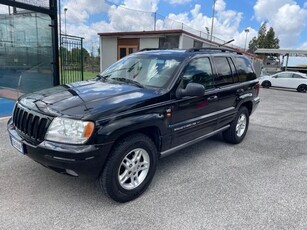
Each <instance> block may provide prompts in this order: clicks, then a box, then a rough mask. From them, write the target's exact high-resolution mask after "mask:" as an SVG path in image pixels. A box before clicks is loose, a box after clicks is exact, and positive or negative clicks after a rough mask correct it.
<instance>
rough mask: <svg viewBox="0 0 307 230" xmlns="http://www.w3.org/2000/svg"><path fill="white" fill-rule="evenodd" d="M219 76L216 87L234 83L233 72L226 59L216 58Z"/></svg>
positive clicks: (216, 79)
mask: <svg viewBox="0 0 307 230" xmlns="http://www.w3.org/2000/svg"><path fill="white" fill-rule="evenodd" d="M214 63H215V67H216V71H217V76H216V78H215V79H214V80H215V85H216V87H219V86H223V85H229V84H232V83H233V79H232V71H231V68H230V65H229V62H228V60H227V58H226V57H214Z"/></svg>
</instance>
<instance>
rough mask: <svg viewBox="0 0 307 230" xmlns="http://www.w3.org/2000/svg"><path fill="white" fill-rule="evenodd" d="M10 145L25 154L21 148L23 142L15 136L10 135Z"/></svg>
mask: <svg viewBox="0 0 307 230" xmlns="http://www.w3.org/2000/svg"><path fill="white" fill-rule="evenodd" d="M11 145H12V146H13V147H14V148H15V149H17V150H18V151H19V152H21V153H22V154H25V153H24V149H23V144H22V143H21V142H20V141H19V140H17V139H15V138H14V137H12V136H11Z"/></svg>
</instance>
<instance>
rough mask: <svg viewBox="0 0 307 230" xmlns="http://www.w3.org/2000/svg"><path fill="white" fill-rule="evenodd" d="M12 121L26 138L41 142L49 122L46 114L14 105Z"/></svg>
mask: <svg viewBox="0 0 307 230" xmlns="http://www.w3.org/2000/svg"><path fill="white" fill-rule="evenodd" d="M13 123H14V125H15V128H16V130H17V131H18V132H19V133H21V134H22V135H23V136H24V137H25V138H26V139H30V140H31V141H34V142H41V141H43V139H44V136H45V133H46V131H47V128H48V126H49V124H50V119H48V117H47V116H44V115H40V114H39V113H36V112H32V111H31V110H28V109H26V108H24V107H22V106H20V105H16V106H15V109H14V112H13Z"/></svg>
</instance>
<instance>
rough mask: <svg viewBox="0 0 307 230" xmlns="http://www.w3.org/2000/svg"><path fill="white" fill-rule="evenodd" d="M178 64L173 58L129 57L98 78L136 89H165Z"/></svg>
mask: <svg viewBox="0 0 307 230" xmlns="http://www.w3.org/2000/svg"><path fill="white" fill-rule="evenodd" d="M180 63H181V60H180V59H179V58H175V57H160V56H159V57H158V56H156V55H152V56H150V55H130V56H127V57H125V58H123V59H121V60H119V61H118V62H116V63H114V64H113V65H111V66H110V67H109V68H107V69H106V70H105V71H103V72H102V73H100V74H99V75H98V77H99V79H101V80H106V81H111V82H112V81H115V82H123V83H125V84H133V85H136V86H138V87H155V88H166V87H167V86H168V84H169V83H170V81H171V78H172V76H173V74H174V72H175V70H176V69H177V67H178V66H179V64H180Z"/></svg>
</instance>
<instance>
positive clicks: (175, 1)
mask: <svg viewBox="0 0 307 230" xmlns="http://www.w3.org/2000/svg"><path fill="white" fill-rule="evenodd" d="M213 2H214V0H62V1H61V19H62V20H61V21H62V32H65V31H64V27H65V26H64V24H65V13H64V8H66V9H67V11H66V28H67V33H68V34H72V35H77V36H81V37H84V38H85V46H86V48H87V49H88V50H94V52H96V50H97V48H98V44H99V43H98V41H99V39H98V35H97V33H100V32H117V31H143V30H153V29H154V24H155V23H154V22H155V20H154V18H155V13H154V12H156V29H178V28H182V26H183V28H184V29H185V30H187V31H189V32H195V33H199V31H203V32H204V33H206V31H209V32H210V33H211V24H212V16H213ZM214 15H215V16H214V26H213V36H215V37H218V38H220V39H222V40H224V41H229V40H231V39H235V40H234V42H233V44H234V45H237V46H240V47H242V48H244V47H245V44H246V41H247V45H248V43H249V41H250V40H251V39H252V38H253V37H254V36H256V35H257V32H258V30H259V28H260V26H261V24H262V23H264V22H266V23H267V26H268V27H273V28H274V30H275V32H276V36H277V37H278V38H279V39H280V47H281V48H295V49H306V50H307V1H306V0H216V3H215V13H214ZM246 29H248V30H249V32H248V33H246V32H245V30H246Z"/></svg>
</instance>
